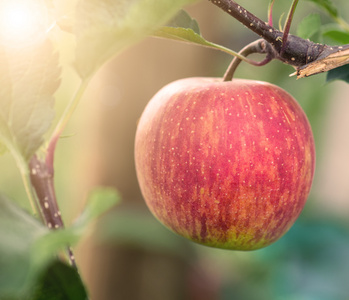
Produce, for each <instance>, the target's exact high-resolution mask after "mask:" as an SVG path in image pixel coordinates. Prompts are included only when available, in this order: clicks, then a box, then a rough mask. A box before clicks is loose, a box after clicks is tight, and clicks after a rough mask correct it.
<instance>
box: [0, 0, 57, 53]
mask: <svg viewBox="0 0 349 300" xmlns="http://www.w3.org/2000/svg"><path fill="white" fill-rule="evenodd" d="M49 23H50V22H49V18H48V11H47V8H46V6H45V3H44V1H42V0H0V43H1V44H4V45H6V46H18V47H21V46H24V45H26V44H31V43H36V42H37V41H39V40H41V39H42V38H43V37H45V35H46V34H47V31H48V30H49V27H50V24H49Z"/></svg>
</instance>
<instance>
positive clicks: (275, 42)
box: [209, 0, 349, 78]
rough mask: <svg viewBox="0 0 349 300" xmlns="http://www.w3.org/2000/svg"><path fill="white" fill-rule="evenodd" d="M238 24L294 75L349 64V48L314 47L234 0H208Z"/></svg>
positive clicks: (346, 46) (315, 72) (321, 45)
mask: <svg viewBox="0 0 349 300" xmlns="http://www.w3.org/2000/svg"><path fill="white" fill-rule="evenodd" d="M209 1H210V2H212V3H213V4H214V5H216V6H218V7H219V8H221V9H222V10H224V11H225V12H226V13H228V14H229V15H231V16H232V17H234V18H235V19H236V20H238V21H239V22H240V23H242V24H243V25H245V26H246V27H247V28H249V29H250V30H252V31H253V32H254V33H256V34H257V35H259V36H260V37H262V38H263V39H264V40H265V41H266V42H267V43H268V44H269V45H270V47H269V53H268V55H269V57H272V58H273V59H278V60H281V61H282V62H284V63H286V64H289V65H291V66H293V67H294V68H295V69H296V72H295V73H294V75H297V77H298V78H300V77H307V76H311V75H315V74H318V73H321V72H326V71H329V70H331V69H334V68H337V67H339V66H342V65H345V64H348V63H349V45H344V46H334V47H331V46H328V45H323V44H316V43H313V42H311V41H309V40H305V39H302V38H300V37H298V36H295V35H291V34H287V39H286V40H285V37H284V33H283V32H281V31H279V30H277V29H275V28H274V27H272V26H271V25H269V23H268V22H264V21H262V20H261V19H259V18H258V17H256V16H255V15H253V14H252V13H250V12H249V11H247V10H246V9H245V8H243V7H242V6H240V5H239V4H237V3H236V2H235V1H233V0H209Z"/></svg>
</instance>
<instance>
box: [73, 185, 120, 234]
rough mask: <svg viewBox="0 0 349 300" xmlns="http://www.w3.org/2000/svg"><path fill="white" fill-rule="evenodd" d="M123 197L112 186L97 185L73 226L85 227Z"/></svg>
mask: <svg viewBox="0 0 349 300" xmlns="http://www.w3.org/2000/svg"><path fill="white" fill-rule="evenodd" d="M120 201H121V197H120V195H119V193H118V192H117V191H116V190H115V189H114V188H111V187H96V188H94V190H93V191H92V192H91V193H90V195H89V198H88V201H87V205H86V207H85V209H84V211H83V213H82V214H81V215H80V216H79V218H78V219H77V220H76V222H75V223H74V225H73V226H72V228H73V229H74V230H77V231H78V230H79V228H81V229H82V228H85V227H86V226H87V225H88V224H90V223H91V221H93V220H95V219H96V218H97V217H99V216H101V215H102V214H103V213H105V212H107V211H108V210H110V209H111V208H112V207H114V206H115V205H117V204H119V203H120Z"/></svg>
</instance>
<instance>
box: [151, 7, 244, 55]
mask: <svg viewBox="0 0 349 300" xmlns="http://www.w3.org/2000/svg"><path fill="white" fill-rule="evenodd" d="M153 36H155V37H160V38H166V39H171V40H175V41H180V42H186V43H192V44H196V45H200V46H204V47H209V48H213V49H218V50H221V51H223V52H226V53H228V54H231V55H237V53H235V52H234V51H232V50H230V49H228V48H226V47H224V46H221V45H218V44H215V43H212V42H209V41H207V40H205V38H204V37H203V36H202V35H201V34H200V30H199V26H198V24H197V22H196V21H195V20H194V19H191V18H190V16H189V15H188V14H187V13H186V12H185V11H180V12H179V14H177V16H176V17H175V18H174V19H173V20H172V21H171V22H170V23H168V24H167V25H166V26H163V27H161V28H160V29H158V30H157V31H155V32H154V33H153Z"/></svg>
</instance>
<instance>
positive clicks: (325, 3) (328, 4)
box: [308, 0, 338, 18]
mask: <svg viewBox="0 0 349 300" xmlns="http://www.w3.org/2000/svg"><path fill="white" fill-rule="evenodd" d="M308 1H311V2H314V3H315V4H316V5H318V6H319V7H320V8H321V9H323V10H325V11H326V12H327V13H328V14H329V15H330V16H332V17H334V18H336V17H338V10H337V8H336V6H335V5H334V4H333V3H332V1H331V0H308Z"/></svg>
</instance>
